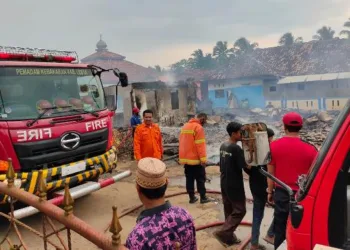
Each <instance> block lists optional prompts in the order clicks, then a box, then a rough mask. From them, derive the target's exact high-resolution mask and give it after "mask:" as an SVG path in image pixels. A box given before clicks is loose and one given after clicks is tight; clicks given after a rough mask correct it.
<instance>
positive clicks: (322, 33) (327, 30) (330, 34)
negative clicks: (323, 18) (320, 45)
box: [313, 26, 335, 40]
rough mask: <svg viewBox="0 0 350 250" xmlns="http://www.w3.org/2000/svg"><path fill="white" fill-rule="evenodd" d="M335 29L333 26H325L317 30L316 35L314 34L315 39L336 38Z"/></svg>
mask: <svg viewBox="0 0 350 250" xmlns="http://www.w3.org/2000/svg"><path fill="white" fill-rule="evenodd" d="M334 34H335V31H334V30H332V28H331V27H327V26H323V27H322V28H320V29H319V30H317V32H316V35H314V36H313V39H315V40H331V39H333V38H334Z"/></svg>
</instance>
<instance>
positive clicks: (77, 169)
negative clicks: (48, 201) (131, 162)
mask: <svg viewBox="0 0 350 250" xmlns="http://www.w3.org/2000/svg"><path fill="white" fill-rule="evenodd" d="M116 151H117V150H116V148H115V147H112V148H111V149H110V150H108V151H107V152H106V153H104V154H102V155H98V156H96V157H92V158H88V159H86V160H83V161H78V162H72V163H69V164H65V165H61V166H57V167H53V168H47V169H43V170H42V171H43V172H42V174H43V176H44V178H45V179H46V187H47V190H48V192H52V191H53V190H58V189H62V188H63V187H64V186H65V184H66V183H67V184H68V185H69V186H70V187H72V186H77V185H78V184H81V183H83V182H85V181H88V180H91V179H94V178H96V177H97V176H99V175H101V174H103V173H106V172H109V171H111V170H112V169H114V168H116V166H117V154H116ZM38 177H39V170H35V171H32V172H23V173H16V177H15V178H16V179H18V180H21V182H22V185H21V189H24V190H25V191H27V192H29V193H32V194H35V193H36V191H37V185H38ZM0 181H6V175H5V174H3V175H0ZM6 201H7V197H6V195H2V194H0V204H2V203H6Z"/></svg>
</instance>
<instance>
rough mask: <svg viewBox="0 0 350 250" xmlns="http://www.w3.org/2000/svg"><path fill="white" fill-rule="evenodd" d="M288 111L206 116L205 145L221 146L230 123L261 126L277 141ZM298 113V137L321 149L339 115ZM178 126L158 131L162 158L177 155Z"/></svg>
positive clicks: (332, 112) (335, 112)
mask: <svg viewBox="0 0 350 250" xmlns="http://www.w3.org/2000/svg"><path fill="white" fill-rule="evenodd" d="M289 111H290V110H281V109H266V110H262V109H253V110H249V111H247V110H235V111H233V112H234V115H233V114H232V113H224V114H222V115H216V116H210V117H209V120H208V124H207V125H206V126H205V131H206V140H207V144H208V145H215V146H216V147H218V144H221V143H222V142H224V141H225V140H226V139H227V133H226V125H227V124H228V123H229V122H230V121H237V122H240V123H242V124H245V123H250V122H264V123H265V124H267V126H268V127H270V128H272V129H273V130H274V131H275V134H276V136H275V138H279V137H281V136H283V135H284V129H283V124H282V117H283V115H284V114H285V113H287V112H289ZM299 113H300V114H301V115H302V116H303V118H304V126H303V129H302V131H301V132H300V134H301V137H302V139H304V140H306V141H308V142H310V143H312V144H313V145H315V146H316V147H320V146H321V145H322V143H323V142H324V140H325V139H326V137H327V135H328V133H329V132H330V130H331V129H332V126H333V123H334V122H335V120H336V118H337V116H338V115H339V111H328V112H325V111H322V112H311V111H299ZM181 125H182V124H178V125H177V126H174V127H163V128H162V133H163V141H164V146H165V153H166V154H169V155H173V154H177V153H178V148H177V147H178V136H179V133H180V127H181Z"/></svg>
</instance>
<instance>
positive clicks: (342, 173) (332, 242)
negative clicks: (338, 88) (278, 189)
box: [287, 100, 350, 250]
mask: <svg viewBox="0 0 350 250" xmlns="http://www.w3.org/2000/svg"><path fill="white" fill-rule="evenodd" d="M349 170H350V100H349V101H348V103H347V105H346V106H345V107H344V109H343V110H342V112H341V113H340V115H339V116H338V118H337V120H336V122H335V123H334V125H333V128H332V131H331V132H330V133H329V135H328V137H327V139H326V140H325V142H324V143H323V145H322V147H321V149H320V151H319V153H318V157H317V158H316V160H315V162H314V164H313V166H312V167H311V169H310V171H309V173H308V175H307V176H306V177H305V178H301V179H300V181H299V187H300V190H299V192H298V193H297V195H296V197H295V200H294V201H293V200H292V201H291V210H290V216H289V221H288V227H287V248H288V249H293V250H294V249H313V248H314V247H315V245H316V244H319V245H324V246H330V247H334V248H340V249H350V173H349Z"/></svg>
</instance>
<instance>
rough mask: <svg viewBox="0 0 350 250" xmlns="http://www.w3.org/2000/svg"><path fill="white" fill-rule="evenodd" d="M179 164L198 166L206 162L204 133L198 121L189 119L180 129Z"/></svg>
mask: <svg viewBox="0 0 350 250" xmlns="http://www.w3.org/2000/svg"><path fill="white" fill-rule="evenodd" d="M179 162H180V164H183V165H185V164H186V165H199V164H201V163H206V162H207V152H206V144H205V133H204V129H203V127H202V125H201V124H200V122H199V120H198V119H191V120H190V121H189V122H188V123H186V124H185V125H184V126H183V127H182V129H181V133H180V139H179Z"/></svg>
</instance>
